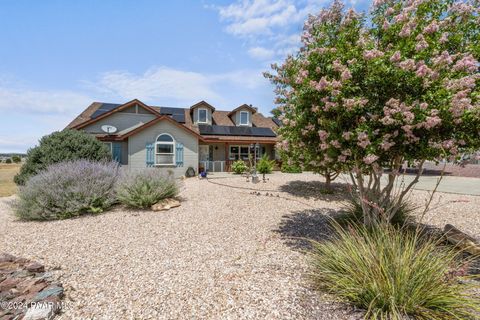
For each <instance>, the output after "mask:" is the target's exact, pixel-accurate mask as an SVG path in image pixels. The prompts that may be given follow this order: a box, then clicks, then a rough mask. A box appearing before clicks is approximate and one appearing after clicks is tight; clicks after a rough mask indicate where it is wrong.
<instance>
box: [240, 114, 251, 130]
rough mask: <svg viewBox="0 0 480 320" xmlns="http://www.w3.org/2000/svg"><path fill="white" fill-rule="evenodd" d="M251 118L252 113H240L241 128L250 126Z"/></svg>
mask: <svg viewBox="0 0 480 320" xmlns="http://www.w3.org/2000/svg"><path fill="white" fill-rule="evenodd" d="M249 117H250V112H248V111H240V125H241V126H248V124H249V123H250V121H249Z"/></svg>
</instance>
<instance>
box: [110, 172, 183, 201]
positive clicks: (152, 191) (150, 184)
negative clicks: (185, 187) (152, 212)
mask: <svg viewBox="0 0 480 320" xmlns="http://www.w3.org/2000/svg"><path fill="white" fill-rule="evenodd" d="M116 190H117V196H118V200H119V201H120V202H121V203H123V204H124V205H126V206H128V207H132V208H148V207H150V206H152V205H154V204H155V203H157V202H158V201H160V200H163V199H166V198H171V197H174V196H176V195H177V194H178V184H177V182H176V181H175V179H174V178H173V175H172V174H168V175H166V174H165V173H163V172H162V171H160V170H158V169H155V168H147V169H142V170H131V171H124V172H123V173H122V175H121V178H120V180H119V183H118V185H117V189H116Z"/></svg>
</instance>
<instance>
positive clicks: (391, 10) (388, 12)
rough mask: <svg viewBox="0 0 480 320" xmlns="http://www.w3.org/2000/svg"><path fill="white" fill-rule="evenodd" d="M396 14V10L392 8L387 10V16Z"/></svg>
mask: <svg viewBox="0 0 480 320" xmlns="http://www.w3.org/2000/svg"><path fill="white" fill-rule="evenodd" d="M394 12H395V10H394V9H393V8H392V7H389V8H388V9H387V10H385V15H387V16H389V15H391V14H392V13H394Z"/></svg>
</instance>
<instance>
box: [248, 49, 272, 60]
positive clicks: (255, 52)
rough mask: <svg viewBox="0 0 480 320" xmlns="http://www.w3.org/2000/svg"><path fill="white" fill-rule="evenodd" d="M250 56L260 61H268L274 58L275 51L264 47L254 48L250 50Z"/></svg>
mask: <svg viewBox="0 0 480 320" xmlns="http://www.w3.org/2000/svg"><path fill="white" fill-rule="evenodd" d="M248 55H249V56H250V57H252V58H254V59H258V60H268V59H271V58H273V56H274V55H275V51H273V50H270V49H266V48H263V47H253V48H250V49H248Z"/></svg>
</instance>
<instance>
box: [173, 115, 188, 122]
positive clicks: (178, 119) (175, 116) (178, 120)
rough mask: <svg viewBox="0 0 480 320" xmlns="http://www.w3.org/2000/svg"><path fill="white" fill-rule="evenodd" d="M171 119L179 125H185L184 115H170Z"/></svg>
mask: <svg viewBox="0 0 480 320" xmlns="http://www.w3.org/2000/svg"><path fill="white" fill-rule="evenodd" d="M171 117H172V119H173V120H175V121H177V122H179V123H185V114H184V113H182V114H172V115H171Z"/></svg>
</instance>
